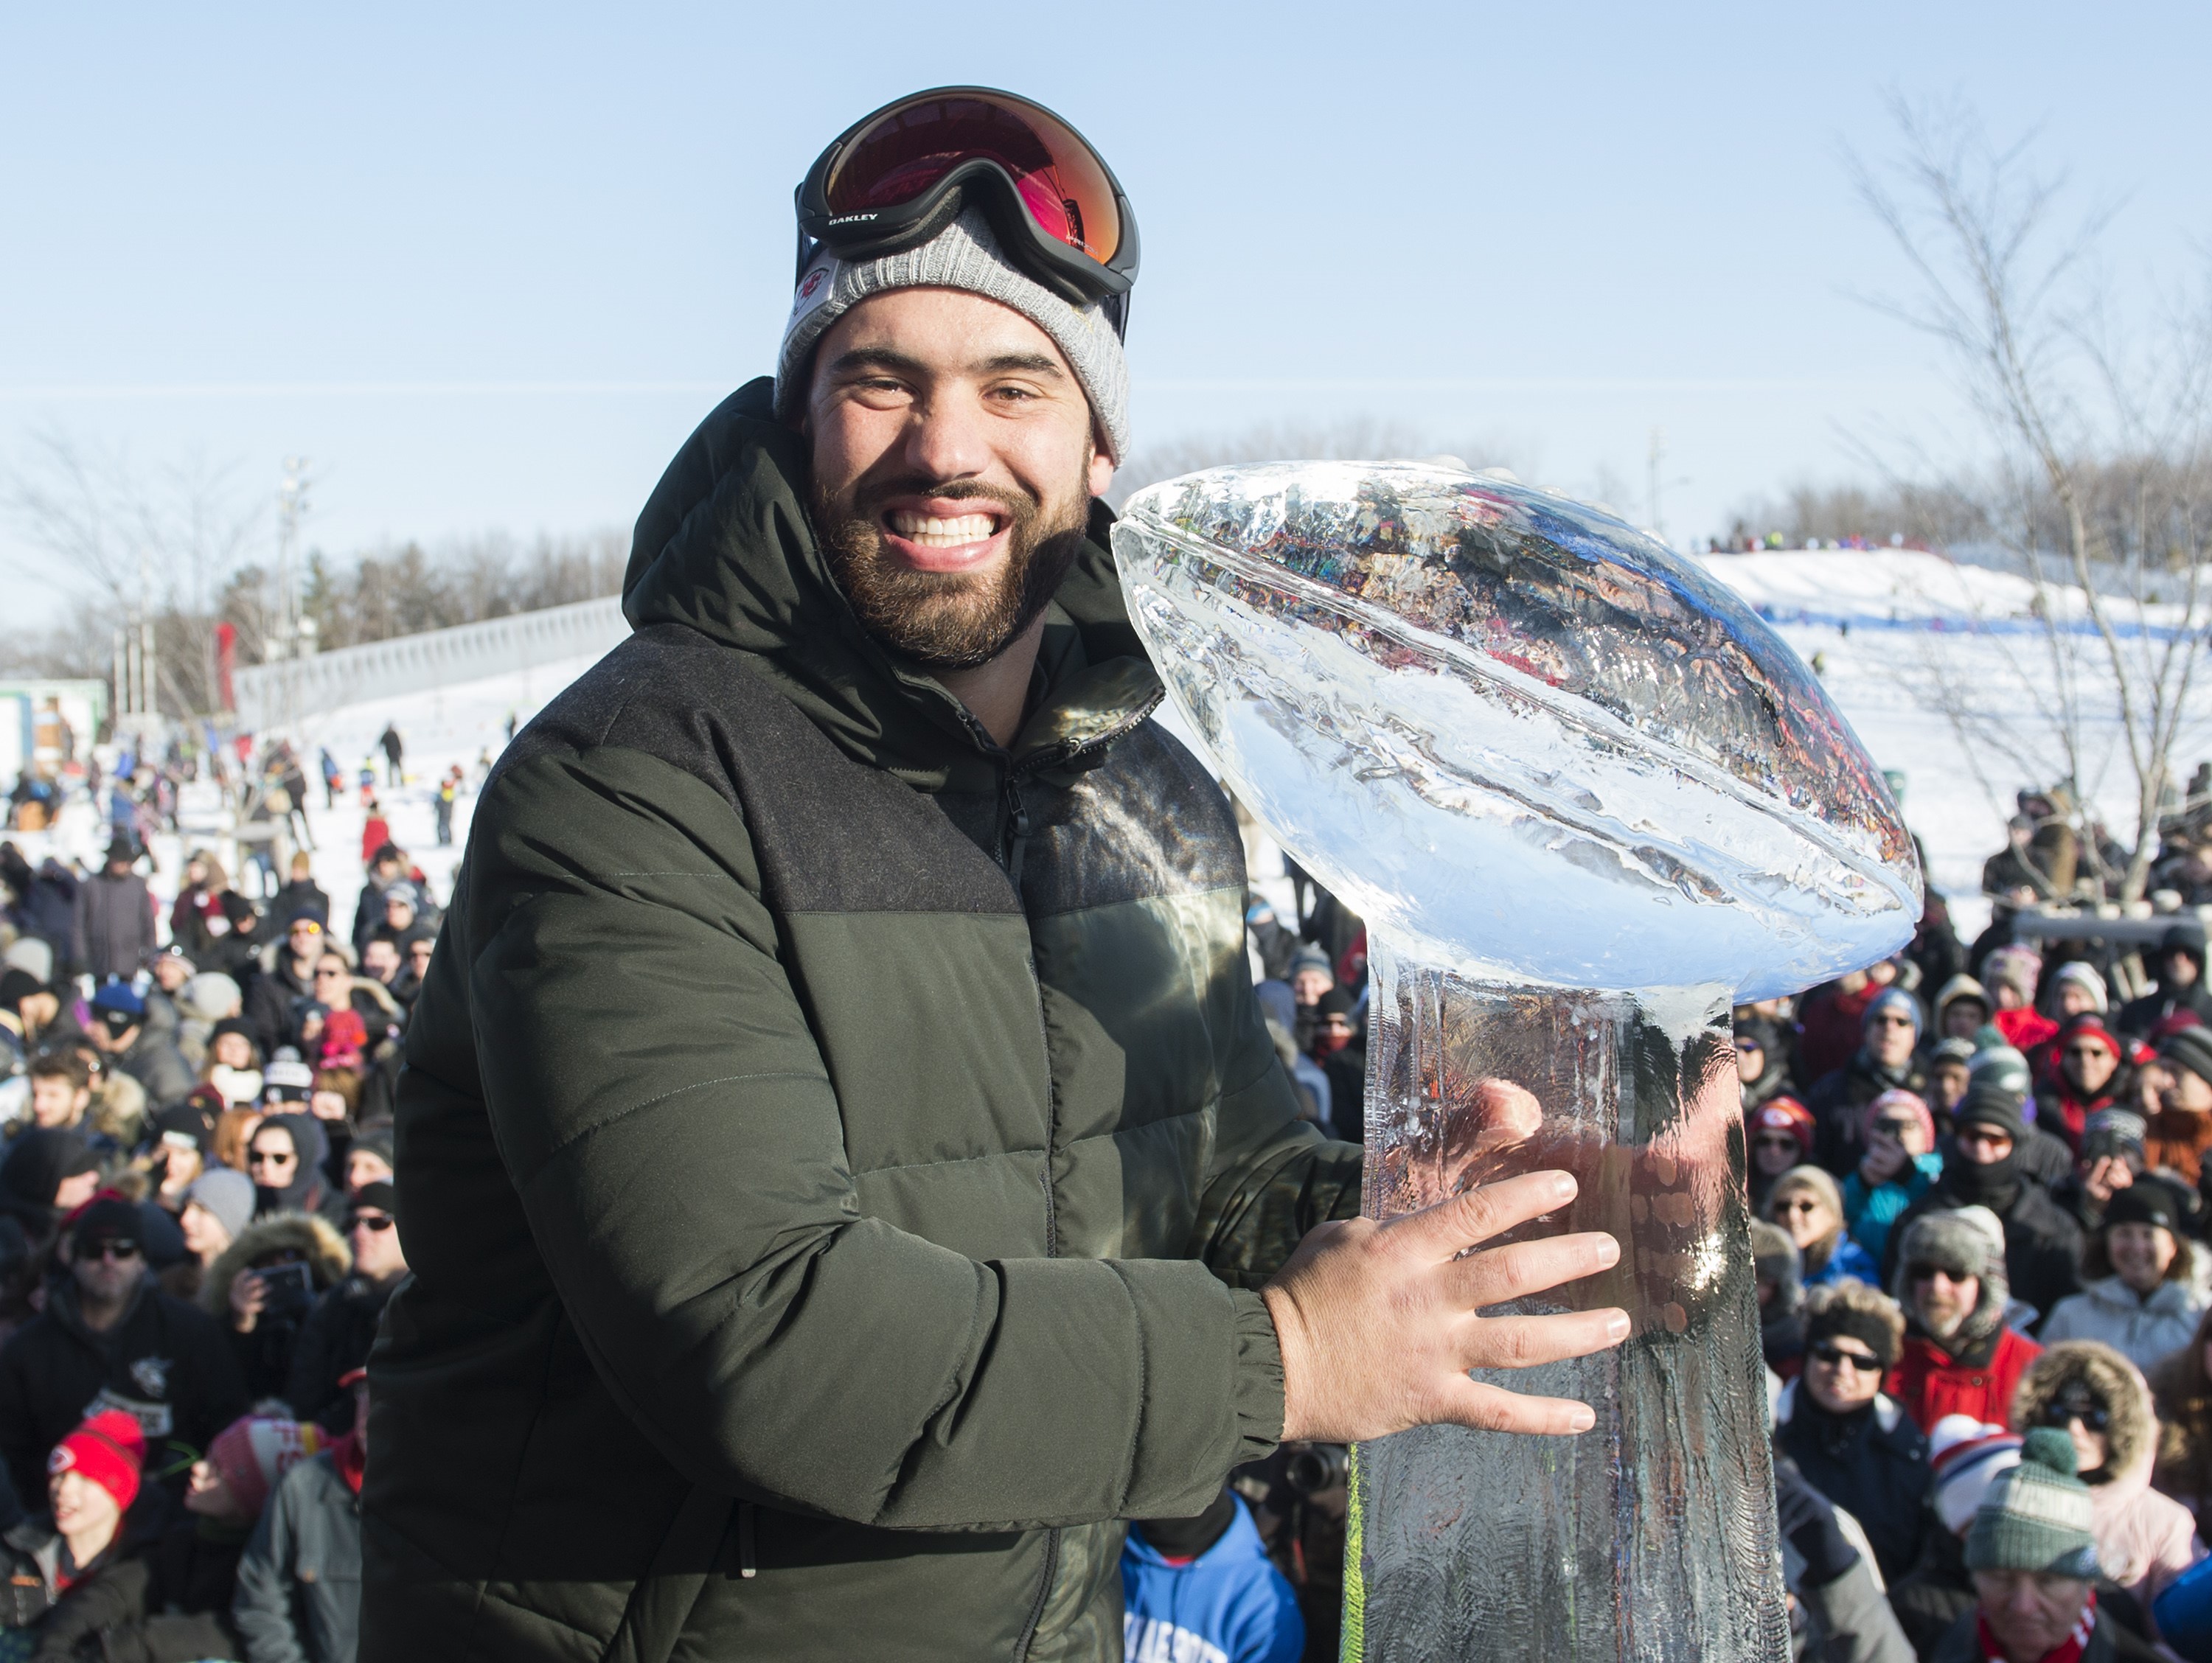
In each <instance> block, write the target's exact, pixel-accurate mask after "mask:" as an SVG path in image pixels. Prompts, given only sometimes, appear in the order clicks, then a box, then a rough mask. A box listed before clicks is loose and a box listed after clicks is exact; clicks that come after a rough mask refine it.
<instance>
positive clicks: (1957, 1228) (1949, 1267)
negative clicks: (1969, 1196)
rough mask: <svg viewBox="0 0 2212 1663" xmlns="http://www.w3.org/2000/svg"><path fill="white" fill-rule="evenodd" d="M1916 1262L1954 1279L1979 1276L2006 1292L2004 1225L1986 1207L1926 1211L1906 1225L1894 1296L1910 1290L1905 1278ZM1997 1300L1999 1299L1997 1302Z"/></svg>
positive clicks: (1898, 1257)
mask: <svg viewBox="0 0 2212 1663" xmlns="http://www.w3.org/2000/svg"><path fill="white" fill-rule="evenodd" d="M1914 1265H1934V1266H1935V1267H1936V1269H1937V1270H1939V1271H1942V1272H1943V1273H1944V1274H1945V1275H1947V1276H1948V1277H1950V1278H1953V1279H1954V1280H1956V1279H1958V1278H1961V1277H1969V1276H1972V1277H1978V1278H1980V1279H1981V1280H1982V1281H1984V1282H1985V1283H1987V1282H1994V1283H1996V1284H1997V1287H1998V1290H1999V1291H2000V1292H2001V1293H2002V1292H2008V1291H2009V1284H2008V1282H2007V1280H2006V1278H2005V1260H2004V1226H2003V1225H2002V1223H1998V1221H1997V1217H1996V1214H1995V1213H1993V1212H1991V1211H1990V1210H1989V1209H1988V1208H1987V1207H1955V1208H1952V1209H1950V1210H1949V1211H1944V1212H1926V1213H1923V1214H1921V1216H1920V1217H1917V1218H1916V1219H1914V1220H1913V1221H1912V1223H1911V1224H1910V1225H1909V1226H1907V1227H1906V1229H1905V1240H1904V1241H1901V1242H1899V1244H1898V1253H1897V1274H1898V1279H1899V1286H1898V1290H1897V1296H1898V1298H1899V1300H1904V1299H1905V1297H1906V1296H1907V1295H1909V1294H1910V1293H1911V1288H1910V1287H1909V1286H1908V1285H1906V1278H1909V1277H1910V1276H1911V1273H1912V1267H1913V1266H1914ZM2000 1302H2002V1301H2000Z"/></svg>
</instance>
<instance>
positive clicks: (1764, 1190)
mask: <svg viewBox="0 0 2212 1663" xmlns="http://www.w3.org/2000/svg"><path fill="white" fill-rule="evenodd" d="M1743 1130H1744V1138H1745V1140H1746V1142H1747V1144H1748V1145H1749V1148H1748V1150H1747V1153H1748V1154H1749V1155H1750V1156H1751V1158H1750V1160H1749V1161H1748V1162H1746V1163H1745V1167H1746V1172H1747V1175H1748V1177H1749V1179H1750V1182H1751V1210H1752V1211H1753V1214H1754V1215H1756V1216H1757V1217H1761V1218H1764V1217H1766V1202H1767V1198H1768V1197H1769V1196H1770V1195H1771V1194H1772V1193H1773V1191H1774V1185H1775V1181H1776V1180H1778V1179H1779V1178H1780V1177H1781V1176H1782V1174H1784V1173H1785V1172H1788V1171H1790V1169H1791V1168H1794V1167H1801V1166H1802V1165H1804V1164H1805V1163H1806V1162H1808V1161H1810V1160H1811V1159H1812V1158H1813V1131H1814V1128H1813V1117H1812V1115H1811V1114H1809V1113H1808V1111H1807V1109H1806V1108H1805V1105H1804V1104H1802V1103H1801V1102H1798V1101H1797V1100H1796V1098H1795V1097H1792V1096H1787V1095H1784V1096H1776V1097H1770V1098H1769V1099H1767V1101H1766V1102H1763V1103H1761V1104H1760V1105H1759V1107H1758V1108H1754V1109H1751V1110H1748V1111H1747V1112H1746V1114H1745V1115H1744V1117H1743Z"/></svg>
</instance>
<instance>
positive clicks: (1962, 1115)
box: [1951, 1080, 2027, 1144]
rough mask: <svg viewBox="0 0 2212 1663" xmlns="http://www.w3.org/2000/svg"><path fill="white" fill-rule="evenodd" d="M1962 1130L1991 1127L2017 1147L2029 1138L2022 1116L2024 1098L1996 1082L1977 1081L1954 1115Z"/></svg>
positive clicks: (1952, 1118) (1955, 1124) (1969, 1089)
mask: <svg viewBox="0 0 2212 1663" xmlns="http://www.w3.org/2000/svg"><path fill="white" fill-rule="evenodd" d="M1951 1120H1952V1123H1953V1124H1954V1126H1960V1127H1962V1128H1963V1127H1966V1126H1990V1127H1992V1128H1994V1129H1995V1130H1996V1131H1998V1132H2003V1133H2004V1134H2005V1136H2006V1137H2008V1138H2011V1139H2012V1140H2013V1142H2015V1144H2017V1143H2020V1142H2021V1141H2022V1140H2023V1139H2024V1138H2027V1120H2026V1118H2025V1117H2024V1116H2023V1115H2022V1114H2021V1095H2020V1093H2018V1092H2017V1091H2015V1090H2013V1089H2011V1088H2010V1087H2009V1086H2003V1085H2000V1084H1998V1083H1996V1081H1995V1080H1976V1081H1975V1082H1974V1083H1972V1085H1969V1086H1968V1087H1967V1088H1966V1099H1965V1101H1964V1102H1960V1105H1959V1107H1958V1108H1955V1109H1954V1110H1953V1111H1952V1112H1951Z"/></svg>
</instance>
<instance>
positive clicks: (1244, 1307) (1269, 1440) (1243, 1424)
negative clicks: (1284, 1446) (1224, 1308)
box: [1229, 1289, 1283, 1466]
mask: <svg viewBox="0 0 2212 1663" xmlns="http://www.w3.org/2000/svg"><path fill="white" fill-rule="evenodd" d="M1229 1297H1230V1299H1231V1301H1232V1302H1234V1304H1235V1306H1236V1310H1237V1381H1236V1386H1235V1400H1234V1405H1233V1406H1234V1407H1235V1409H1236V1411H1237V1460H1236V1463H1235V1464H1236V1465H1237V1466H1243V1464H1244V1463H1245V1462H1246V1461H1256V1460H1261V1459H1263V1458H1264V1457H1266V1456H1267V1455H1269V1454H1273V1451H1274V1448H1275V1446H1276V1445H1277V1444H1279V1443H1280V1442H1282V1441H1283V1348H1282V1345H1281V1344H1280V1342H1279V1341H1278V1340H1277V1339H1276V1338H1275V1322H1274V1319H1273V1318H1272V1317H1270V1316H1269V1315H1268V1314H1267V1302H1266V1301H1265V1300H1263V1299H1261V1297H1260V1296H1259V1295H1258V1294H1256V1293H1251V1292H1248V1291H1246V1290H1243V1289H1237V1290H1232V1291H1231V1294H1230V1296H1229Z"/></svg>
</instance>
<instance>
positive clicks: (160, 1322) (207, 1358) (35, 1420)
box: [0, 1190, 246, 1496]
mask: <svg viewBox="0 0 2212 1663" xmlns="http://www.w3.org/2000/svg"><path fill="white" fill-rule="evenodd" d="M144 1222H145V1221H144V1218H143V1214H142V1212H141V1211H140V1208H139V1206H138V1205H137V1204H136V1203H134V1202H131V1201H129V1200H126V1199H125V1198H124V1197H123V1196H121V1195H119V1194H118V1193H115V1192H114V1191H112V1190H104V1191H102V1192H101V1193H100V1194H98V1195H96V1196H94V1198H93V1199H92V1200H90V1201H89V1202H88V1203H86V1204H85V1205H84V1206H83V1207H82V1209H80V1210H79V1211H77V1212H76V1213H75V1214H74V1215H72V1216H71V1217H70V1220H69V1221H68V1223H65V1224H64V1227H63V1231H62V1241H61V1253H62V1259H63V1263H64V1274H63V1275H61V1276H60V1277H58V1278H56V1280H55V1281H54V1283H53V1284H52V1290H51V1291H50V1293H49V1295H48V1297H47V1301H46V1309H45V1310H43V1311H41V1312H40V1314H38V1315H37V1316H35V1317H33V1318H32V1319H31V1320H30V1321H28V1322H27V1323H26V1324H24V1325H23V1326H22V1327H21V1328H20V1329H18V1330H17V1331H16V1332H15V1335H14V1336H13V1337H12V1338H10V1339H9V1341H8V1344H6V1346H5V1347H0V1456H4V1458H5V1460H6V1461H7V1464H8V1471H9V1477H10V1478H12V1479H13V1481H14V1483H15V1490H16V1493H17V1494H18V1495H26V1496H31V1495H36V1494H38V1493H39V1492H40V1490H41V1489H42V1488H43V1487H44V1485H45V1481H46V1456H47V1453H48V1452H49V1451H50V1450H52V1448H53V1447H54V1445H55V1443H56V1442H58V1441H59V1440H60V1439H61V1438H62V1437H63V1435H64V1434H66V1433H67V1432H68V1431H69V1429H70V1428H71V1427H73V1426H75V1425H76V1423H78V1422H79V1421H81V1420H82V1419H83V1418H84V1417H85V1416H86V1415H88V1414H89V1413H94V1412H96V1411H100V1410H102V1409H120V1410H123V1411H126V1412H128V1413H129V1414H131V1416H133V1417H136V1419H137V1422H138V1424H139V1425H140V1426H141V1427H142V1428H143V1429H144V1432H145V1435H146V1441H147V1444H148V1446H149V1448H150V1449H151V1450H152V1451H153V1452H154V1455H153V1458H152V1459H153V1464H154V1466H155V1468H156V1469H157V1470H158V1469H160V1468H161V1467H163V1466H167V1465H169V1464H170V1461H169V1457H170V1454H172V1446H175V1447H177V1448H185V1449H191V1450H194V1451H197V1450H200V1449H204V1448H206V1447H207V1443H208V1440H209V1439H210V1438H212V1437H214V1436H215V1435H216V1433H217V1432H220V1431H221V1430H222V1429H223V1428H224V1427H226V1426H228V1424H229V1423H231V1422H232V1421H234V1420H235V1419H237V1418H238V1417H239V1416H240V1415H241V1414H243V1413H244V1412H245V1411H246V1383H245V1381H244V1380H243V1379H242V1378H241V1377H240V1374H239V1369H238V1364H237V1363H236V1362H235V1361H234V1359H233V1358H232V1356H231V1354H230V1350H229V1347H228V1345H227V1344H226V1343H225V1342H224V1339H223V1334H222V1328H221V1326H219V1325H218V1324H217V1323H216V1321H215V1320H214V1319H213V1318H212V1317H210V1316H209V1315H208V1314H206V1313H205V1312H204V1311H201V1310H199V1309H198V1308H196V1307H194V1306H191V1305H188V1304H186V1303H185V1302H184V1301H182V1300H180V1299H173V1298H171V1297H170V1296H168V1295H167V1294H166V1293H163V1292H162V1291H161V1289H160V1288H159V1287H158V1286H157V1285H156V1284H155V1282H154V1280H153V1278H151V1277H150V1276H149V1273H148V1270H147V1263H146V1254H145V1250H144V1247H143V1236H142V1234H141V1232H142V1230H143V1225H144ZM173 1489H174V1490H175V1491H176V1493H177V1494H179V1496H180V1495H181V1494H182V1483H181V1474H179V1477H178V1478H177V1479H176V1480H175V1481H173Z"/></svg>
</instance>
